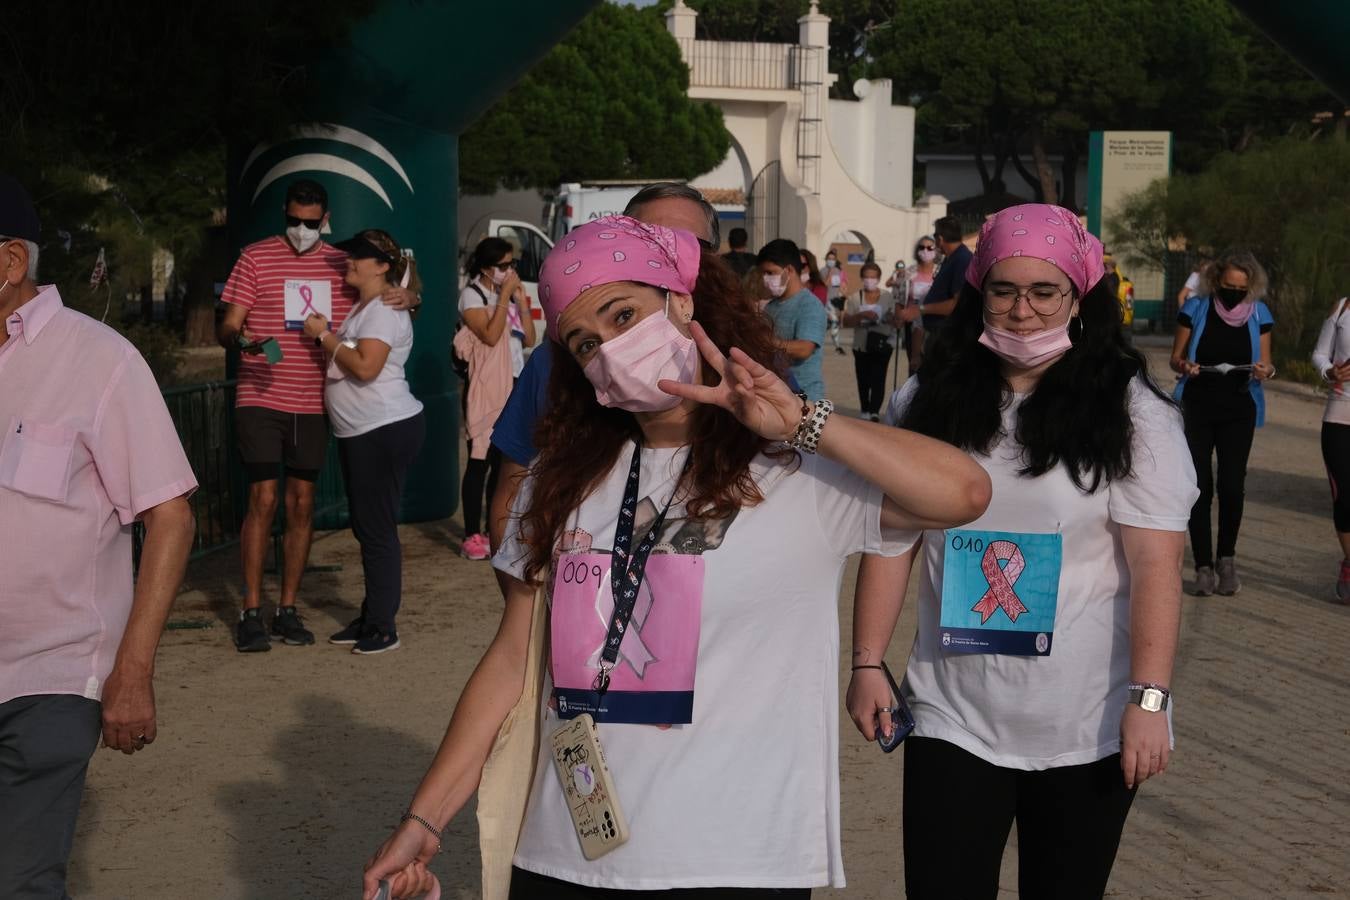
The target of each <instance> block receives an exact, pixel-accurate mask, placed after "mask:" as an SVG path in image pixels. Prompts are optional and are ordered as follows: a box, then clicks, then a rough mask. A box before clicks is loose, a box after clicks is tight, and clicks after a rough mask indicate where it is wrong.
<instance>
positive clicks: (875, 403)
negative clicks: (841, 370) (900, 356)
mask: <svg viewBox="0 0 1350 900" xmlns="http://www.w3.org/2000/svg"><path fill="white" fill-rule="evenodd" d="M890 363H891V348H890V347H887V348H886V349H885V350H880V351H874V352H872V353H868V352H867V351H866V350H854V351H853V374H854V375H855V376H857V379H858V404H859V405H860V406H861V407H862V411H863V412H864V413H867V414H869V415H876V414H878V413H879V412H881V405H882V404H883V403H885V402H886V367H887V366H889V365H890Z"/></svg>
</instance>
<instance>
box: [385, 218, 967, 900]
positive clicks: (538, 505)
mask: <svg viewBox="0 0 1350 900" xmlns="http://www.w3.org/2000/svg"><path fill="white" fill-rule="evenodd" d="M540 302H541V305H542V307H543V309H544V313H545V318H546V321H547V334H548V336H549V338H550V339H551V340H553V341H554V342H555V343H556V345H557V354H556V357H555V362H554V369H553V373H552V380H551V382H550V387H549V390H550V402H549V411H548V413H547V414H546V417H545V419H544V421H543V422H542V423H541V425H540V427H539V431H538V437H539V455H538V457H537V458H536V460H535V462H534V464H533V465H532V466H531V468H530V471H529V474H528V475H527V476H526V479H525V481H524V483H523V484H522V486H521V489H520V492H519V494H518V495H517V499H516V503H515V508H514V510H513V513H512V520H511V522H510V524H509V525H508V526H507V534H506V538H505V540H504V541H503V545H502V548H501V549H500V550H499V551H498V553H497V555H496V557H495V559H494V564H495V565H496V567H497V568H498V569H499V570H500V571H502V572H503V573H505V574H506V575H508V576H510V577H509V587H508V589H507V597H506V605H505V610H504V612H503V615H502V624H501V627H500V630H499V631H498V633H497V636H496V637H495V638H494V640H493V642H492V644H491V646H490V647H489V648H488V650H487V651H486V653H485V654H484V656H483V660H482V662H481V663H479V665H478V668H477V670H476V671H475V672H474V674H473V676H472V677H471V678H470V680H469V682H468V684H467V685H466V686H465V688H464V691H463V693H462V694H461V695H460V698H459V703H458V706H457V708H456V710H455V713H454V717H453V719H452V720H451V723H450V727H449V730H448V731H447V732H446V735H445V739H444V740H443V741H442V743H441V747H440V751H439V752H438V754H437V756H436V759H435V761H434V762H433V763H432V765H431V768H430V770H429V771H428V772H427V774H426V777H425V778H424V779H423V781H422V784H421V786H420V787H419V788H418V789H417V792H416V794H415V795H414V797H413V799H412V803H411V805H410V807H409V809H408V813H407V816H406V817H405V821H404V823H403V824H402V825H401V826H400V827H399V828H398V830H397V831H396V832H395V833H394V834H393V836H392V837H390V839H389V840H388V841H386V842H385V844H384V846H382V847H381V848H380V850H379V852H378V854H377V855H376V857H375V859H373V860H372V861H371V863H370V864H369V866H368V867H367V870H366V877H365V890H366V893H365V896H366V898H367V900H369V898H371V897H373V896H374V895H375V892H376V889H377V883H378V882H379V881H380V880H383V879H390V880H392V881H393V882H394V884H393V888H394V895H395V896H412V895H416V894H417V893H418V892H419V891H421V890H424V889H425V888H426V886H427V885H428V884H429V876H428V875H427V873H426V868H425V865H426V863H427V862H428V861H429V860H430V859H431V857H432V854H434V853H435V852H436V850H437V848H438V846H439V836H440V829H442V828H443V827H444V826H445V825H446V823H448V822H449V821H450V820H451V818H453V817H454V815H455V814H456V813H457V812H458V811H459V809H460V808H461V807H462V806H463V805H464V804H465V803H466V802H467V801H468V800H469V798H470V797H471V796H472V795H473V793H474V791H475V789H477V790H478V791H479V803H478V811H479V822H480V827H479V834H480V843H481V845H482V851H483V856H484V875H483V884H484V896H485V897H487V898H489V900H497V898H502V897H507V896H509V897H513V898H534V897H539V898H551V900H553V898H562V900H567V898H593V897H607V898H608V897H613V896H614V892H615V891H620V892H622V891H638V892H642V896H647V892H651V891H664V890H671V891H676V892H677V893H676V894H675V895H674V896H680V897H684V896H689V897H733V896H734V897H745V898H754V897H759V896H773V897H777V898H783V897H796V898H800V897H806V896H808V895H809V894H810V892H811V888H813V887H816V886H821V885H827V884H828V885H833V886H835V887H843V884H844V878H843V861H842V854H841V848H840V831H841V823H840V819H839V785H838V777H839V771H838V730H837V728H838V699H837V698H838V694H837V689H836V684H837V681H836V679H837V673H838V665H839V647H838V616H837V597H838V588H839V580H840V577H841V576H842V573H843V567H844V563H845V561H846V559H847V558H848V556H849V555H850V554H852V553H856V552H859V551H863V550H866V551H868V552H871V553H882V554H884V553H898V552H901V551H903V550H905V549H906V547H908V546H909V543H910V542H912V541H913V540H914V539H916V536H917V529H919V528H924V527H937V528H943V527H950V526H954V525H955V524H957V523H960V522H964V521H967V520H969V519H971V518H973V517H974V516H976V515H978V514H979V513H980V511H981V510H983V509H984V503H985V502H986V501H987V499H988V487H989V482H988V478H987V477H986V476H985V474H984V472H983V470H982V469H981V468H980V467H979V466H978V465H976V464H975V462H974V461H972V460H971V459H970V458H969V457H968V456H967V455H965V454H964V453H962V452H960V451H959V450H957V449H956V448H954V447H952V446H950V445H947V444H944V443H942V442H941V441H937V440H934V439H932V438H927V437H922V436H920V435H916V434H912V433H909V432H903V431H898V430H895V429H890V428H886V427H884V426H881V425H874V424H872V423H868V422H860V421H858V420H855V419H849V418H847V417H843V416H832V415H831V414H830V413H831V410H832V406H831V404H830V402H829V401H828V400H819V401H816V402H814V403H808V402H806V401H804V400H802V399H801V398H799V397H798V396H797V395H795V394H793V393H792V392H791V391H790V390H789V389H788V387H787V385H786V384H784V382H783V380H782V378H781V377H780V374H781V373H779V372H776V371H774V370H773V368H772V367H773V366H774V359H775V344H774V338H773V334H772V331H771V330H770V327H769V324H768V323H767V322H766V321H765V320H764V318H763V317H762V316H761V315H760V314H759V313H758V312H757V311H756V309H755V306H754V303H753V302H752V301H751V300H750V298H748V297H747V296H746V295H745V293H744V292H743V291H742V290H741V286H740V283H739V281H738V280H737V278H736V276H735V274H734V273H733V272H732V271H731V269H730V268H729V267H727V266H726V264H725V263H723V262H722V261H721V260H719V259H718V258H717V257H716V256H715V255H714V254H712V253H711V252H702V253H701V252H700V248H699V245H698V242H697V241H696V240H695V238H694V236H693V235H692V234H690V233H688V232H685V231H680V230H674V229H670V228H664V227H660V226H654V225H646V224H643V223H641V222H638V221H636V220H634V219H630V218H627V217H624V216H612V217H606V218H602V219H599V220H597V221H595V222H591V223H587V224H586V225H583V226H581V227H579V228H577V229H575V230H573V231H572V232H570V233H569V234H568V235H567V237H566V238H565V239H564V240H563V241H562V242H561V243H560V244H559V245H558V246H556V247H555V248H554V249H553V251H552V252H551V253H550V254H549V256H548V258H547V260H546V261H545V262H544V265H543V268H542V271H541V273H540ZM545 616H546V617H547V622H548V625H549V628H548V635H549V637H548V641H547V652H546V654H545V652H544V648H543V641H542V640H540V641H539V643H538V644H537V645H536V644H535V642H534V641H533V640H532V627H538V628H539V629H540V633H542V623H543V621H544V617H545ZM536 623H537V624H536ZM532 648H534V652H532ZM535 652H537V653H538V654H539V655H537V656H536V655H535ZM545 661H546V665H544V666H543V668H544V670H545V671H546V672H547V675H546V677H544V678H543V680H542V688H541V687H540V685H539V682H536V681H534V680H532V679H530V678H528V677H527V673H528V672H531V671H537V668H536V667H537V666H539V665H541V664H543V662H545ZM580 714H585V715H587V716H589V717H591V720H592V721H593V722H594V723H595V725H594V728H595V734H596V737H597V739H598V741H599V745H600V746H601V747H603V761H604V762H606V763H607V764H608V772H609V775H610V776H611V778H612V789H606V786H605V779H604V778H603V777H602V774H601V773H598V772H597V769H598V768H599V761H597V759H596V756H597V753H596V751H595V750H594V749H590V748H588V746H587V744H585V743H584V742H583V743H576V742H574V741H573V740H572V739H571V738H570V737H569V738H568V740H567V742H566V743H565V744H562V745H560V746H561V749H559V750H557V751H556V752H555V743H556V741H555V735H560V734H561V735H570V734H571V733H572V732H571V729H572V728H574V727H584V726H585V724H586V720H584V719H582V720H580V721H578V718H577V717H578V716H579V715H580ZM508 721H509V722H510V723H511V724H510V726H509V727H508V728H507V729H506V730H503V723H505V722H508ZM522 729H524V731H523V733H524V735H525V743H526V747H527V750H526V752H525V754H524V760H525V763H526V764H525V765H523V766H522V767H521V768H520V769H519V770H516V769H511V770H510V771H505V769H504V763H503V760H504V759H505V758H509V753H508V751H506V750H504V749H502V748H505V747H508V746H513V745H512V735H513V734H516V735H518V734H521V733H522ZM536 739H537V743H535V742H534V741H535V740H536ZM559 740H561V738H559ZM494 745H495V746H497V747H498V748H499V750H498V752H497V753H496V754H495V755H493V757H492V763H491V765H489V766H488V771H487V772H486V773H485V771H484V767H485V765H487V764H488V763H489V754H490V752H492V751H493V748H494ZM560 774H561V775H562V776H563V779H564V780H562V781H560V777H559V776H560ZM507 784H511V785H515V786H518V787H520V788H521V789H522V790H521V794H520V800H519V803H517V804H515V805H514V806H513V805H512V804H511V803H507V802H505V801H504V800H503V795H502V793H501V790H502V789H503V786H504V785H507ZM597 792H599V795H600V796H603V797H604V798H605V799H607V800H609V801H611V802H613V803H614V804H616V806H617V808H618V809H621V811H622V813H623V814H624V815H616V816H614V817H611V818H603V817H602V814H601V813H600V812H599V811H598V810H597V809H596V803H597V802H598V801H599V797H597ZM589 798H595V799H589ZM574 812H575V813H576V814H577V816H578V817H579V818H580V819H581V820H582V821H581V824H578V825H577V826H576V827H574V823H573V813H574ZM606 812H608V810H606ZM522 815H523V822H522V818H521V817H522ZM592 816H593V819H592V818H590V817H592ZM602 819H603V820H602ZM625 820H626V828H625V827H624V825H625ZM587 823H589V824H587ZM579 835H580V836H579ZM583 842H586V844H587V847H588V850H587V852H583ZM503 846H504V848H505V852H504V853H502V852H500V851H501V848H502V847H503ZM494 847H495V848H498V851H497V852H493V848H494ZM508 884H509V887H507V885H508Z"/></svg>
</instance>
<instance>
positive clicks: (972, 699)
mask: <svg viewBox="0 0 1350 900" xmlns="http://www.w3.org/2000/svg"><path fill="white" fill-rule="evenodd" d="M917 386H918V383H917V381H916V379H913V378H911V379H910V380H909V381H908V382H906V383H905V385H904V386H903V387H901V388H900V390H898V391H896V392H895V394H894V395H893V396H892V399H891V403H890V406H889V409H888V410H887V420H888V421H889V422H892V423H893V422H895V421H896V420H897V419H898V418H899V416H900V415H901V414H902V413H903V410H904V409H905V408H906V407H907V405H908V404H909V401H910V398H911V397H912V396H913V394H914V391H915V389H916V388H917ZM1022 399H1023V398H1022V397H1020V396H1015V397H1014V400H1013V402H1012V403H1011V404H1009V408H1008V409H1007V410H1005V411H1004V415H1003V428H1004V431H1005V434H1008V435H1011V434H1012V433H1013V430H1014V428H1015V427H1016V409H1017V407H1018V406H1019V405H1020V403H1021V401H1022ZM1130 413H1131V418H1132V420H1133V423H1134V438H1133V441H1132V444H1131V446H1132V451H1133V456H1132V464H1133V473H1132V474H1131V476H1130V477H1129V478H1126V479H1123V480H1120V481H1116V482H1113V483H1111V484H1110V485H1109V486H1108V487H1106V488H1103V489H1101V490H1098V491H1097V492H1096V493H1095V494H1092V495H1084V494H1083V493H1082V492H1081V491H1079V490H1078V489H1077V488H1076V487H1074V485H1073V482H1072V480H1071V479H1070V478H1069V474H1068V471H1067V469H1066V468H1065V467H1064V466H1063V465H1062V464H1061V465H1060V466H1058V467H1057V468H1056V469H1054V470H1053V471H1051V472H1048V473H1046V474H1045V475H1042V476H1040V477H1038V478H1029V477H1025V476H1021V475H1018V474H1017V470H1018V468H1020V466H1021V461H1020V459H1019V456H1020V448H1019V447H1018V446H1017V445H1016V443H1015V441H1014V440H1013V439H1012V438H1011V437H1005V438H1004V439H1003V440H1002V441H1001V442H1000V443H999V444H998V445H996V446H995V447H994V448H993V450H992V453H991V454H990V455H989V456H982V455H979V454H975V455H974V458H975V460H976V461H977V462H979V463H980V464H981V465H982V466H984V468H985V470H986V471H987V472H989V476H990V478H991V479H992V480H993V487H994V491H993V500H992V502H991V503H990V504H989V509H988V510H987V511H986V512H985V514H984V515H983V516H981V517H980V518H979V519H977V520H976V521H974V522H972V523H970V524H968V525H966V526H963V528H964V529H966V530H987V531H1000V532H1014V533H1042V534H1045V533H1058V534H1059V535H1060V538H1061V541H1062V554H1063V555H1062V567H1061V569H1060V575H1059V579H1058V605H1057V609H1056V612H1055V616H1054V630H1053V643H1052V644H1051V646H1050V654H1049V655H1048V656H1034V655H1032V656H1013V655H1004V654H994V653H963V652H956V651H954V650H950V649H944V647H943V640H942V634H943V633H944V631H945V630H946V629H944V627H943V625H942V624H941V620H940V617H941V599H940V598H941V597H942V590H943V577H944V568H945V563H944V560H945V556H946V553H947V552H948V551H951V549H952V548H951V546H950V543H951V542H950V541H949V539H948V537H947V535H948V534H950V532H948V533H944V532H942V531H927V532H924V538H923V540H924V549H923V559H922V566H923V574H922V580H921V581H920V586H919V628H918V633H917V634H916V635H915V639H914V648H913V650H912V651H911V652H910V657H909V668H908V670H907V672H906V675H905V685H904V688H903V690H904V691H905V694H906V697H907V699H908V700H909V702H910V704H911V707H912V709H913V712H914V719H915V723H916V728H915V731H914V733H915V734H917V735H920V736H922V737H929V738H938V739H940V740H944V741H948V742H950V743H952V744H955V745H956V746H958V747H961V748H962V749H964V750H966V751H968V752H970V753H973V754H975V755H976V756H978V757H980V758H981V759H984V760H986V761H988V762H990V763H993V764H994V765H998V766H1006V767H1009V768H1014V769H1024V770H1040V769H1048V768H1053V767H1056V766H1072V765H1081V764H1084V763H1090V762H1095V761H1096V760H1099V759H1102V758H1103V757H1106V756H1110V755H1111V754H1112V753H1115V752H1117V751H1118V750H1119V749H1120V719H1121V716H1122V715H1123V713H1124V711H1125V703H1126V685H1127V684H1128V683H1129V676H1130V571H1129V567H1128V566H1127V565H1126V561H1125V551H1124V548H1123V546H1122V543H1121V536H1120V527H1121V526H1122V525H1131V526H1134V527H1137V528H1151V529H1158V530H1161V531H1185V530H1186V523H1187V521H1188V519H1189V517H1190V512H1191V505H1192V504H1193V503H1194V502H1195V498H1196V496H1197V495H1198V491H1197V490H1196V487H1195V469H1194V467H1193V466H1192V464H1191V454H1190V451H1189V450H1188V449H1187V446H1186V438H1185V434H1184V432H1183V430H1182V423H1181V414H1180V413H1179V412H1178V411H1177V409H1176V408H1175V407H1174V406H1172V405H1171V404H1169V403H1167V402H1166V401H1164V400H1163V399H1162V398H1160V397H1158V396H1157V395H1156V394H1154V393H1153V392H1152V391H1150V390H1148V389H1147V388H1146V387H1145V386H1144V385H1143V383H1142V382H1141V381H1139V380H1137V379H1136V380H1135V381H1134V382H1133V383H1132V384H1131V385H1130ZM1005 571H1006V570H1005ZM1028 571H1029V569H1028ZM1013 581H1014V584H1013V587H1014V589H1015V590H1016V589H1017V585H1016V584H1015V581H1016V575H1014V576H1013ZM972 599H974V598H972ZM967 605H968V604H967ZM963 608H964V607H963ZM994 614H995V615H998V616H1003V615H1004V613H1003V612H1002V611H996V612H995V613H994ZM1169 716H1170V712H1169ZM1169 722H1170V719H1169Z"/></svg>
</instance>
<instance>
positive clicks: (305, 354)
mask: <svg viewBox="0 0 1350 900" xmlns="http://www.w3.org/2000/svg"><path fill="white" fill-rule="evenodd" d="M346 274H347V254H345V253H343V252H342V251H341V250H338V249H337V248H336V247H333V246H331V245H329V244H326V243H324V242H323V241H320V242H319V243H318V244H316V245H315V246H314V248H313V249H311V250H310V251H309V252H308V253H304V254H297V253H296V252H295V250H294V249H292V247H291V245H290V244H289V243H287V241H286V239H285V238H284V237H282V236H280V235H276V236H273V237H269V238H265V239H264V240H261V241H258V242H257V243H256V244H249V245H248V246H247V247H245V248H244V251H243V253H241V254H240V255H239V261H238V262H237V263H235V264H234V270H233V271H232V272H230V278H229V280H228V281H226V282H225V290H224V292H223V293H222V294H221V297H220V299H222V300H223V301H225V302H226V303H233V304H235V305H236V306H242V307H243V308H244V309H246V310H248V319H247V320H246V322H245V325H244V327H245V329H246V330H247V331H248V332H249V334H251V335H254V336H256V337H257V338H258V339H262V338H268V337H274V338H276V339H277V343H278V344H279V345H280V346H281V352H282V354H283V358H282V360H281V362H279V363H276V364H275V365H269V364H268V362H267V359H266V357H264V356H261V355H253V354H249V353H244V354H241V355H240V359H239V390H238V399H237V401H236V403H237V405H239V406H265V407H267V408H268V409H275V410H280V411H281V412H288V413H320V414H322V413H323V411H324V408H323V378H324V366H325V360H324V354H323V351H322V350H321V349H319V348H318V347H316V346H314V341H313V339H311V338H308V337H306V336H305V332H304V330H303V329H302V328H296V327H292V328H291V329H290V330H287V328H286V318H287V316H286V283H287V282H288V281H289V282H292V286H291V290H292V296H293V297H294V296H295V295H296V294H297V293H298V292H299V290H300V289H301V288H303V289H304V290H305V292H306V295H307V296H309V297H312V296H313V295H314V287H315V286H316V285H318V284H320V283H322V282H327V283H328V285H329V288H328V290H329V295H330V297H331V300H332V307H333V314H332V316H331V317H330V321H329V323H328V324H329V326H330V327H331V328H337V327H338V326H339V325H341V324H342V320H343V319H345V318H346V317H347V314H348V313H349V312H351V309H352V303H353V301H355V300H356V291H355V289H354V288H351V287H349V286H348V285H347V284H346V282H344V281H343V277H344V276H345V275H346ZM292 321H293V322H299V321H301V319H300V318H299V317H298V316H297V317H296V318H294V319H293V320H292Z"/></svg>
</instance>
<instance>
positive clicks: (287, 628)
mask: <svg viewBox="0 0 1350 900" xmlns="http://www.w3.org/2000/svg"><path fill="white" fill-rule="evenodd" d="M272 637H278V638H281V642H282V643H283V644H290V645H291V646H292V647H304V646H306V645H308V644H312V643H314V633H313V632H312V631H310V630H309V629H308V628H306V627H305V623H304V620H303V619H301V618H300V614H299V613H298V612H296V611H295V607H294V606H278V607H277V613H276V615H274V616H273V617H272Z"/></svg>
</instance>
